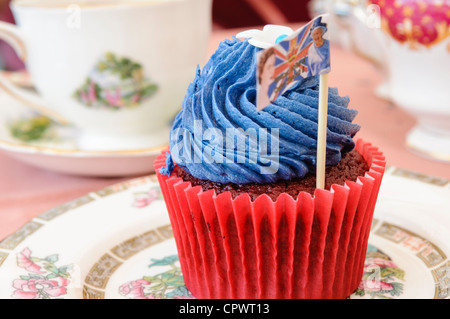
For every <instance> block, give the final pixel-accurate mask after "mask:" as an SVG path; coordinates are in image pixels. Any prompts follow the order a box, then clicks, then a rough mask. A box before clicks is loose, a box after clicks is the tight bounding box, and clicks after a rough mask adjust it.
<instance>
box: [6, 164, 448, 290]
mask: <svg viewBox="0 0 450 319" xmlns="http://www.w3.org/2000/svg"><path fill="white" fill-rule="evenodd" d="M449 207H450V183H449V181H448V180H445V179H437V178H431V177H428V176H423V175H418V174H414V173H411V172H408V171H404V170H401V169H397V168H390V169H389V170H388V171H387V172H386V175H385V178H384V180H383V184H382V189H381V192H380V195H379V201H378V203H377V209H376V213H375V219H374V223H373V227H372V230H371V235H370V238H369V244H370V246H369V253H368V256H367V258H366V277H367V278H366V279H365V280H362V281H361V288H363V289H360V290H357V291H356V292H355V293H354V294H353V295H352V296H351V298H420V299H431V298H449V296H450V261H449V258H448V256H449V255H450V234H449V231H448V230H449V229H450V211H449V209H450V208H449ZM0 287H1V289H0V298H2V299H9V298H27V297H30V298H31V297H33V298H67V299H69V298H70V299H81V298H105V299H111V298H133V299H134V298H169V297H174V298H192V296H191V295H190V293H189V291H188V290H187V289H186V287H185V286H184V283H183V280H182V274H181V271H180V268H179V264H178V257H177V251H176V246H175V242H174V239H173V234H172V231H171V227H170V222H169V218H168V215H167V211H166V208H165V204H164V202H163V200H162V197H161V193H160V189H159V186H158V183H157V181H156V177H155V176H154V175H151V176H148V177H143V178H137V179H132V180H129V181H127V182H125V183H120V184H117V185H114V186H110V187H108V188H105V189H102V190H100V191H97V192H94V193H90V194H88V195H86V196H84V197H81V198H79V199H77V200H74V201H72V202H69V203H67V204H64V205H62V206H58V207H55V208H54V209H51V210H50V211H47V212H46V213H44V214H42V215H40V216H38V217H36V218H34V219H33V220H31V221H30V222H29V223H27V224H26V225H24V226H23V227H22V228H21V229H20V230H19V231H17V232H16V233H14V234H12V235H11V236H9V237H7V238H6V239H4V240H3V241H1V242H0Z"/></svg>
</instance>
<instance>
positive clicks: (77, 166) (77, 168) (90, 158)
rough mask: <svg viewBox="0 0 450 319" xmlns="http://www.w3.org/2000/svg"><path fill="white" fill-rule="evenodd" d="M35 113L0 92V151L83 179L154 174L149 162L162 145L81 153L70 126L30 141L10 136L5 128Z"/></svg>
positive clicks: (56, 127) (52, 129)
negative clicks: (81, 176) (43, 137)
mask: <svg viewBox="0 0 450 319" xmlns="http://www.w3.org/2000/svg"><path fill="white" fill-rule="evenodd" d="M35 115H36V114H34V113H33V111H30V109H28V108H27V107H26V106H24V105H22V104H20V103H18V102H16V101H14V100H12V99H10V98H9V97H8V96H6V95H5V94H4V93H3V92H0V149H3V150H4V151H6V152H7V153H8V154H9V155H10V156H13V157H15V158H17V159H18V160H20V161H23V162H25V163H28V164H30V165H33V166H36V167H39V168H44V169H47V170H51V171H56V172H60V173H67V174H74V175H85V176H99V177H100V176H103V177H115V176H133V175H144V174H150V173H153V172H154V169H153V161H154V159H155V157H156V156H157V155H159V154H160V153H161V150H162V149H164V148H165V147H166V146H165V145H162V146H160V147H148V148H143V149H127V150H117V151H103V150H98V151H97V150H84V149H81V148H80V147H79V146H78V138H79V136H78V134H77V132H76V131H75V130H74V129H72V128H70V127H63V126H59V125H56V124H54V125H52V127H51V129H50V134H49V136H50V137H47V138H46V139H42V140H36V141H33V142H23V141H20V140H18V139H16V138H14V137H13V136H11V134H10V130H9V128H8V127H9V125H10V124H11V123H12V122H13V121H16V120H18V119H28V118H31V117H32V116H35Z"/></svg>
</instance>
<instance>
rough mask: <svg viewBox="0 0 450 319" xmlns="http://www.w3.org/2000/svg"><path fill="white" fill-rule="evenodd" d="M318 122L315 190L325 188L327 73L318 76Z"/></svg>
mask: <svg viewBox="0 0 450 319" xmlns="http://www.w3.org/2000/svg"><path fill="white" fill-rule="evenodd" d="M318 111H319V120H318V128H317V162H316V188H319V189H324V188H325V165H326V148H327V114H328V73H324V74H320V75H319V110H318Z"/></svg>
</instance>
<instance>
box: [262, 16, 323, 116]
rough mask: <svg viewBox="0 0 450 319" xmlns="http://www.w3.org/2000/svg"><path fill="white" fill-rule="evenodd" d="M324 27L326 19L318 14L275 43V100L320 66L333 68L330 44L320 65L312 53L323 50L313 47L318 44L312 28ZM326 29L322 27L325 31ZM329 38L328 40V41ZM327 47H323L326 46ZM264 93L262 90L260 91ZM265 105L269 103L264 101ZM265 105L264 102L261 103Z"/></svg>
mask: <svg viewBox="0 0 450 319" xmlns="http://www.w3.org/2000/svg"><path fill="white" fill-rule="evenodd" d="M318 27H320V28H323V30H326V23H324V22H322V17H318V18H316V19H314V20H312V21H310V22H309V23H308V24H306V25H305V26H303V27H302V28H300V29H299V30H297V31H296V32H294V33H293V34H292V35H290V36H289V37H286V38H285V39H284V40H282V41H281V42H279V43H278V44H276V45H275V46H273V47H272V49H273V50H274V53H275V64H274V70H273V82H272V83H271V84H270V85H269V88H268V92H267V94H268V98H269V100H270V101H274V100H275V99H276V98H277V97H278V96H279V95H281V94H283V93H284V92H286V91H287V90H289V89H290V88H292V87H293V86H295V84H296V83H297V82H298V81H300V80H302V79H304V78H306V77H308V76H311V75H315V74H317V73H316V72H317V70H318V69H320V70H324V69H326V72H329V64H330V62H329V46H328V43H326V48H325V50H328V52H326V53H324V54H323V53H322V55H323V56H322V58H325V60H326V61H324V63H323V64H321V65H320V66H317V61H318V60H317V56H316V57H310V56H309V55H311V54H312V53H311V52H312V51H314V52H315V53H316V55H317V54H318V53H319V52H318V51H317V50H310V48H311V46H314V45H315V43H314V41H313V37H312V32H313V31H314V30H315V29H316V28H318ZM324 32H325V31H322V35H323V33H324ZM327 41H328V40H325V42H327ZM323 49H324V47H323V48H322V49H321V50H323ZM313 60H315V62H316V66H315V69H314V70H312V69H311V62H312V61H313ZM258 94H260V93H258ZM264 106H265V105H264ZM258 108H259V109H261V105H260V106H258Z"/></svg>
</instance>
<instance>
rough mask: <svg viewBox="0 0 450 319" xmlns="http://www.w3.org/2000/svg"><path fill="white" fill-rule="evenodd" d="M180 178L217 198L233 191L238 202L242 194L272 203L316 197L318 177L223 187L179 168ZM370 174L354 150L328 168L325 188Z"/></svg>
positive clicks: (177, 169)
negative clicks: (284, 195)
mask: <svg viewBox="0 0 450 319" xmlns="http://www.w3.org/2000/svg"><path fill="white" fill-rule="evenodd" d="M174 170H175V173H176V174H177V176H179V177H181V178H182V179H183V180H184V181H185V182H190V183H191V184H192V186H199V185H200V186H202V189H203V191H207V190H210V189H214V190H215V191H216V193H217V194H220V193H223V192H227V191H229V192H230V193H231V196H232V198H236V197H237V196H239V195H240V194H242V193H248V194H249V195H250V198H251V199H252V200H255V199H256V197H258V196H259V195H261V194H267V195H268V196H269V197H270V198H272V200H274V201H275V200H276V199H277V197H278V196H279V195H280V194H282V193H288V194H289V195H291V196H292V197H294V198H297V195H298V194H299V193H300V192H301V191H305V192H308V193H310V194H313V193H314V190H315V189H316V176H315V175H314V174H312V173H308V174H307V175H306V176H305V177H304V178H296V179H293V180H289V181H277V182H275V183H269V184H257V183H250V184H243V185H239V184H234V183H227V184H221V183H217V182H212V181H208V180H202V179H198V178H196V177H194V176H192V175H190V174H189V173H187V172H186V171H185V170H183V169H182V168H181V167H179V166H177V167H176V168H175V169H174ZM368 170H369V166H368V165H367V163H366V161H365V160H364V159H363V157H362V156H361V154H359V153H358V152H357V151H356V150H353V151H351V152H348V153H344V154H343V155H342V160H341V161H340V162H339V163H338V164H337V165H334V166H328V167H327V169H326V180H325V188H326V189H328V190H329V189H330V187H331V185H332V184H338V185H344V183H345V181H346V180H349V181H356V179H357V177H358V176H364V174H365V172H367V171H368Z"/></svg>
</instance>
